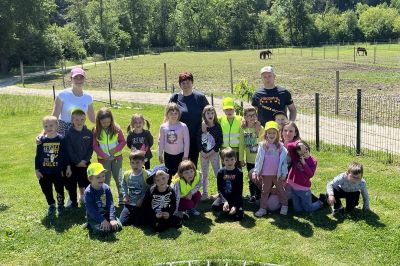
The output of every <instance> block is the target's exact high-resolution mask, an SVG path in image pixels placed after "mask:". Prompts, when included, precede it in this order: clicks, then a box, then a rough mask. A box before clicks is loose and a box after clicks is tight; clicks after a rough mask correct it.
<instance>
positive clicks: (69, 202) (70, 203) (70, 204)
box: [65, 197, 72, 208]
mask: <svg viewBox="0 0 400 266" xmlns="http://www.w3.org/2000/svg"><path fill="white" fill-rule="evenodd" d="M71 206H72V201H71V199H70V198H69V197H68V200H67V204H65V207H66V208H70V207H71Z"/></svg>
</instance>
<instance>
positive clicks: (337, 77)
mask: <svg viewBox="0 0 400 266" xmlns="http://www.w3.org/2000/svg"><path fill="white" fill-rule="evenodd" d="M338 114H339V70H336V99H335V115H338Z"/></svg>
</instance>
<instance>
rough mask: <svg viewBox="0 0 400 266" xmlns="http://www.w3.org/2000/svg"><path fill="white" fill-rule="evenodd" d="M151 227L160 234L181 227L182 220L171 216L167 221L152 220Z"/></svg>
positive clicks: (161, 219) (162, 219)
mask: <svg viewBox="0 0 400 266" xmlns="http://www.w3.org/2000/svg"><path fill="white" fill-rule="evenodd" d="M150 225H151V227H153V229H154V230H155V231H157V232H162V231H164V230H166V229H168V228H171V227H174V228H179V227H181V226H182V219H181V218H179V217H178V216H175V215H171V216H170V217H169V218H168V219H164V218H160V219H158V218H155V217H154V218H152V219H151V221H150Z"/></svg>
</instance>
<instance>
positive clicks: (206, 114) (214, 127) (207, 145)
mask: <svg viewBox="0 0 400 266" xmlns="http://www.w3.org/2000/svg"><path fill="white" fill-rule="evenodd" d="M202 117H203V122H204V124H205V127H204V128H205V130H204V132H203V131H202V132H201V133H200V134H199V139H198V141H197V142H198V144H199V150H200V154H201V172H202V173H203V195H202V198H201V199H202V200H206V199H208V169H209V163H211V166H212V168H213V171H214V175H215V176H217V174H218V171H219V149H220V148H221V145H222V141H223V136H222V129H221V125H220V124H219V123H218V119H217V114H216V112H215V109H214V106H212V105H207V106H206V107H204V109H203V114H202Z"/></svg>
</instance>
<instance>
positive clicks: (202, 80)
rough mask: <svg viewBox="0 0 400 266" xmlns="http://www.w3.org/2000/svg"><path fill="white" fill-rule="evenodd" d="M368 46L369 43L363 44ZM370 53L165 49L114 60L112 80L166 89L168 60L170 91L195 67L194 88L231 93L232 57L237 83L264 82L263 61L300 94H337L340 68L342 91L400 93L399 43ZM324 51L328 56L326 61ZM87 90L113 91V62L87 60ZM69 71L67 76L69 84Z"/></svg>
mask: <svg viewBox="0 0 400 266" xmlns="http://www.w3.org/2000/svg"><path fill="white" fill-rule="evenodd" d="M364 46H365V44H364ZM366 47H367V48H368V51H369V54H368V56H356V62H353V59H354V58H353V52H354V50H353V48H354V46H351V45H344V46H340V47H339V60H338V57H337V53H338V50H337V46H326V47H325V48H324V47H314V48H299V47H297V48H277V49H273V55H272V59H269V60H260V59H259V50H231V51H213V52H210V51H208V52H207V51H205V52H187V51H186V52H162V53H161V54H160V55H140V56H133V57H126V58H125V59H123V58H119V59H118V60H109V61H108V62H110V63H111V68H112V84H113V89H115V90H128V91H146V92H148V91H153V92H165V90H164V87H165V83H164V63H166V70H167V71H166V74H167V89H168V92H170V91H171V89H172V85H173V84H174V86H175V88H177V87H178V82H177V79H178V78H177V77H178V74H179V73H180V72H182V71H190V72H192V73H193V74H194V77H195V86H196V87H197V88H198V89H199V90H201V91H203V92H205V93H206V94H210V93H214V95H219V96H225V95H229V94H230V61H229V60H230V59H231V60H232V76H233V83H234V84H235V83H238V82H240V81H241V80H242V79H246V80H248V81H249V83H250V84H252V85H254V86H255V87H258V86H260V85H261V80H260V78H259V70H260V68H261V67H262V66H264V65H269V64H270V65H273V66H274V67H275V68H276V73H277V83H278V84H279V85H282V86H285V87H287V88H288V89H289V90H290V91H291V92H292V93H293V95H294V96H295V97H301V96H309V95H314V93H316V92H319V93H321V94H322V95H334V94H335V88H336V83H335V78H336V71H339V72H340V94H341V95H345V96H348V95H352V96H353V95H355V92H356V90H357V89H359V88H361V89H363V92H364V93H366V94H369V95H377V94H378V95H382V94H384V95H397V94H398V91H399V89H400V87H399V86H400V85H399V83H398V80H399V78H400V72H399V68H400V56H399V51H400V44H390V45H389V44H378V45H376V48H375V49H376V55H375V62H376V63H375V64H374V63H373V61H374V47H375V46H373V45H367V46H366ZM324 54H325V59H324ZM84 68H85V69H86V70H87V73H88V75H87V85H88V86H87V88H88V89H89V90H91V89H92V90H108V83H109V66H108V64H104V63H102V64H100V63H96V66H95V65H93V64H90V65H89V64H86V65H84ZM68 80H69V77H68V74H66V75H65V81H66V86H68ZM25 85H26V86H27V87H32V88H40V89H51V88H52V86H53V85H54V86H55V87H56V89H60V88H61V87H62V86H63V82H62V75H61V74H60V73H54V74H48V75H46V76H41V77H37V78H34V79H29V80H26V82H25Z"/></svg>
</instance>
